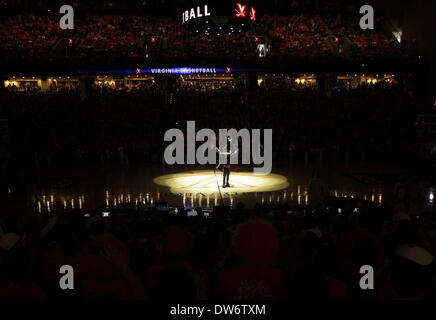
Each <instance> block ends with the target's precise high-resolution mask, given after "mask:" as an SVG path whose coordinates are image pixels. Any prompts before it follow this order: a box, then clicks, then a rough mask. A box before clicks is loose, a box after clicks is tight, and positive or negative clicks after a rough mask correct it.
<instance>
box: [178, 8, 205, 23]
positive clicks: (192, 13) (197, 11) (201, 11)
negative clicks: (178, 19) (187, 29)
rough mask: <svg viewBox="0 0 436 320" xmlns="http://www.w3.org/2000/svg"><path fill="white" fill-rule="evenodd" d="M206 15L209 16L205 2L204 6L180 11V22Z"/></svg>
mask: <svg viewBox="0 0 436 320" xmlns="http://www.w3.org/2000/svg"><path fill="white" fill-rule="evenodd" d="M208 16H210V12H209V8H208V6H207V4H205V5H204V6H197V7H196V8H191V9H190V10H185V11H184V12H183V13H182V23H185V22H187V21H189V20H191V19H197V18H202V17H208Z"/></svg>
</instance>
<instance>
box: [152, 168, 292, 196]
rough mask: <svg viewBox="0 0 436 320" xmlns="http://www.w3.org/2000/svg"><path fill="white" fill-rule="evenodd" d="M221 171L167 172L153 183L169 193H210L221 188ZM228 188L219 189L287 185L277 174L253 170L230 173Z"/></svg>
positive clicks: (247, 189) (271, 188) (242, 190)
mask: <svg viewBox="0 0 436 320" xmlns="http://www.w3.org/2000/svg"><path fill="white" fill-rule="evenodd" d="M222 180H223V179H222V173H221V172H216V174H215V172H214V171H212V170H197V171H189V172H181V173H173V174H167V175H163V176H160V177H157V178H156V179H154V183H156V184H158V185H161V186H166V187H169V188H170V192H171V193H175V194H178V193H191V192H192V193H197V192H198V193H199V192H201V193H204V194H212V193H215V192H218V185H219V187H220V188H221V184H222ZM229 183H230V186H231V187H230V188H226V189H221V191H222V192H225V193H227V194H234V193H247V192H270V191H279V190H282V189H285V188H287V187H288V186H289V183H288V179H287V178H286V177H284V176H282V175H279V174H274V173H271V174H268V175H257V174H255V173H253V172H237V171H233V172H232V173H231V174H230V180H229Z"/></svg>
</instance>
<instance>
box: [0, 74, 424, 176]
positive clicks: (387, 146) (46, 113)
mask: <svg viewBox="0 0 436 320" xmlns="http://www.w3.org/2000/svg"><path fill="white" fill-rule="evenodd" d="M144 83H146V82H145V81H144ZM266 83H267V84H266V85H265V86H263V85H262V84H261V86H260V88H259V89H258V90H257V91H256V92H250V93H248V92H247V91H245V90H244V89H243V86H242V85H241V84H238V83H234V84H233V85H232V86H231V87H230V88H220V89H219V90H218V89H217V88H215V90H214V89H212V88H213V87H215V86H216V87H218V86H220V84H219V82H218V83H216V84H214V82H213V81H210V84H208V83H207V82H205V83H201V82H199V84H200V87H190V86H189V85H188V86H187V85H186V83H184V82H183V81H181V82H175V84H174V86H173V88H172V89H168V87H167V86H164V85H163V84H161V83H159V82H156V83H155V84H154V85H153V84H152V82H151V81H148V84H147V85H144V86H143V87H137V88H133V89H132V90H131V91H127V90H117V89H115V88H113V87H111V86H101V87H96V88H95V90H93V92H92V93H89V96H88V97H87V98H86V99H84V100H81V99H80V90H78V88H77V87H75V88H72V89H71V90H64V91H60V92H59V91H58V93H56V91H54V90H53V91H51V92H50V93H51V94H25V95H23V94H16V93H15V92H14V91H12V92H5V93H3V94H2V101H4V103H2V105H1V107H0V119H6V120H7V121H8V123H9V131H10V137H11V142H10V150H11V159H10V162H9V163H10V166H12V167H14V166H20V165H24V166H29V165H31V166H33V167H58V166H70V165H90V166H96V165H105V164H113V163H119V159H120V157H121V155H120V152H121V151H120V150H122V152H123V154H124V156H125V157H128V158H129V162H130V163H161V161H162V154H163V150H164V145H163V143H162V137H163V135H164V132H165V131H166V130H168V129H170V128H174V127H179V128H180V129H181V130H182V131H185V130H186V122H187V121H189V120H192V119H195V120H196V126H197V128H211V129H213V130H218V129H221V128H236V129H241V128H248V129H252V128H258V129H264V128H266V129H268V128H273V152H274V153H273V160H274V161H275V163H277V164H279V163H282V164H285V163H289V162H290V161H293V160H296V161H303V160H304V159H305V158H306V157H309V160H310V161H318V160H321V161H339V162H343V161H374V162H383V161H390V162H401V161H408V159H409V157H412V156H413V155H414V152H415V151H416V150H415V143H416V140H415V119H416V115H415V112H416V111H415V109H414V108H415V102H414V98H413V96H410V95H409V93H408V92H407V91H406V90H405V89H404V88H402V86H401V85H399V84H398V85H396V86H390V87H383V85H374V86H367V85H364V86H359V87H357V88H354V89H349V90H331V91H329V92H328V93H325V92H322V91H320V90H319V89H317V87H316V86H309V87H306V88H300V89H298V88H293V87H290V88H289V87H288V88H285V87H283V86H281V85H272V84H271V85H270V84H268V83H269V82H268V81H266ZM209 85H210V86H209ZM277 115H280V116H279V117H278V116H277ZM71 133H74V134H71ZM89 137H93V139H89ZM23 153H24V154H23ZM321 153H322V156H321ZM20 159H32V161H26V162H25V163H26V164H24V163H22V160H20ZM14 171H15V170H12V168H11V170H10V172H14ZM21 171H22V170H21Z"/></svg>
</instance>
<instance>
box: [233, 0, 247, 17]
mask: <svg viewBox="0 0 436 320" xmlns="http://www.w3.org/2000/svg"><path fill="white" fill-rule="evenodd" d="M235 11H236V17H237V18H245V15H246V14H247V6H246V5H244V4H240V3H237V4H236V9H235Z"/></svg>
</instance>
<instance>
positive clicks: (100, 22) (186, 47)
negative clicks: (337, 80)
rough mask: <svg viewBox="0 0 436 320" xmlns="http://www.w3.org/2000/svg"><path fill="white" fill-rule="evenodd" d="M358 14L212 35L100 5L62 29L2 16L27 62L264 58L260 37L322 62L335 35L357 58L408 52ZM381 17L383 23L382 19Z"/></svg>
mask: <svg viewBox="0 0 436 320" xmlns="http://www.w3.org/2000/svg"><path fill="white" fill-rule="evenodd" d="M380 19H381V18H380ZM355 20H356V17H355V16H348V15H344V16H340V17H336V16H335V17H334V18H333V16H331V15H320V14H316V15H315V14H308V13H307V14H297V13H295V14H292V15H289V16H280V15H276V14H265V15H263V16H262V17H261V18H260V19H259V21H258V22H257V24H256V26H255V28H254V29H252V30H249V31H246V32H240V33H239V32H236V33H232V34H220V35H213V34H210V35H205V34H201V33H197V32H195V31H193V32H191V31H188V30H187V29H185V28H184V26H183V25H182V24H181V23H180V22H178V21H176V20H174V19H172V18H160V17H151V16H139V15H134V14H120V15H117V14H95V13H94V14H88V15H81V16H77V15H76V17H75V29H74V30H61V29H60V27H59V25H58V17H55V16H52V15H48V16H47V15H44V16H41V15H36V14H30V13H25V14H17V15H12V16H10V15H7V16H2V17H0V26H1V31H0V40H1V41H2V43H3V45H2V48H1V50H0V54H1V56H2V57H8V58H9V59H15V58H16V59H20V60H21V61H25V62H26V61H27V62H34V61H45V62H47V61H57V62H62V61H67V62H69V63H79V62H82V63H86V64H88V65H94V66H96V65H113V64H114V63H116V62H118V63H124V62H126V63H127V62H130V63H131V64H133V63H134V62H138V61H148V62H160V63H163V62H170V61H172V62H174V61H179V62H181V61H185V60H193V59H211V60H212V59H214V61H226V62H228V61H232V62H235V61H240V60H246V61H257V59H258V58H259V52H258V49H257V44H256V41H255V39H263V41H264V42H265V44H266V46H267V47H268V53H267V58H268V57H270V59H276V58H280V59H285V60H289V59H293V60H294V61H296V60H297V61H298V60H304V61H312V62H322V61H328V60H329V59H330V60H331V59H333V58H335V57H337V50H336V49H335V46H337V45H338V43H335V42H334V41H333V40H332V39H334V38H336V39H337V42H340V43H341V44H342V43H343V42H346V41H349V42H350V43H351V49H350V50H351V52H352V57H353V58H354V59H355V60H359V61H360V60H365V59H369V58H378V57H380V58H381V57H383V58H385V57H391V58H405V57H407V54H406V51H405V50H403V48H401V46H400V45H399V44H398V43H397V41H396V40H395V38H394V37H393V35H387V34H386V33H385V32H384V31H377V32H367V31H364V30H361V29H360V27H359V25H358V23H357V22H356V21H355ZM377 23H379V24H380V25H383V21H382V20H381V21H377ZM377 30H383V29H382V28H378V29H377ZM67 41H71V43H70V44H67ZM200 61H201V60H200ZM79 65H80V63H79Z"/></svg>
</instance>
